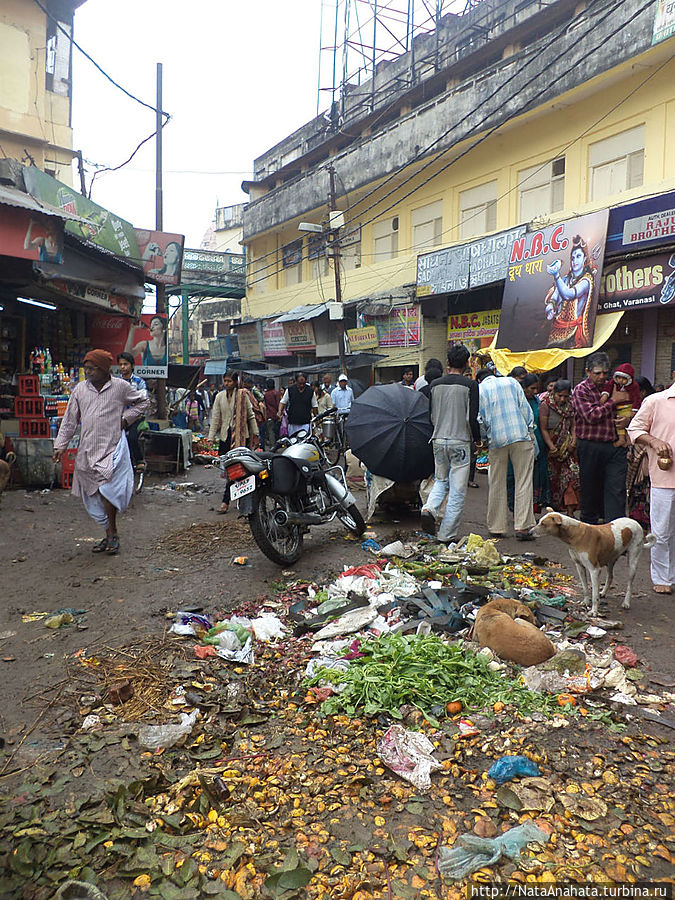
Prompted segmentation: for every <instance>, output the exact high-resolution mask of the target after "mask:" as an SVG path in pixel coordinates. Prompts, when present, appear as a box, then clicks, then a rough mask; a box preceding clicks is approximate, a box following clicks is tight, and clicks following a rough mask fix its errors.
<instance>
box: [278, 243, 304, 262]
mask: <svg viewBox="0 0 675 900" xmlns="http://www.w3.org/2000/svg"><path fill="white" fill-rule="evenodd" d="M301 262H302V238H299V239H298V240H297V241H291V243H290V244H286V245H285V246H284V247H282V248H281V264H282V266H283V267H284V269H288V268H290V267H291V266H297V265H299V264H300V263H301Z"/></svg>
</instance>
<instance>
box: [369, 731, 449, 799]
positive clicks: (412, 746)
mask: <svg viewBox="0 0 675 900" xmlns="http://www.w3.org/2000/svg"><path fill="white" fill-rule="evenodd" d="M433 752H434V745H433V744H432V743H431V741H430V740H429V739H428V738H427V737H425V736H424V735H423V734H420V733H419V732H417V731H406V729H405V728H404V727H403V726H402V725H391V726H390V727H389V728H388V729H387V731H386V732H385V734H384V735H383V736H382V738H381V739H380V740H379V741H378V742H377V753H378V755H379V757H380V759H381V760H382V762H383V763H384V764H385V766H388V767H389V768H390V769H391V770H392V771H393V772H396V774H397V775H400V776H401V778H404V779H405V780H406V781H409V782H410V783H411V784H413V785H414V786H415V787H416V788H417V790H418V791H420V792H425V791H428V790H429V789H430V788H431V773H432V772H434V771H435V770H436V769H440V768H442V766H441V764H440V763H439V761H438V760H437V759H434V757H433V756H432V755H431V754H432V753H433Z"/></svg>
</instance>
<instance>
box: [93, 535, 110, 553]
mask: <svg viewBox="0 0 675 900" xmlns="http://www.w3.org/2000/svg"><path fill="white" fill-rule="evenodd" d="M107 549H108V538H107V537H104V538H103V540H102V541H99V542H98V544H94V546H93V547H92V548H91V552H92V553H105V551H106V550H107Z"/></svg>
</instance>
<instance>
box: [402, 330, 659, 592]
mask: <svg viewBox="0 0 675 900" xmlns="http://www.w3.org/2000/svg"><path fill="white" fill-rule="evenodd" d="M468 362H469V351H468V350H467V349H466V347H464V346H463V345H461V344H458V345H455V346H453V347H451V348H450V350H449V352H448V364H447V367H446V374H445V375H442V376H439V377H436V378H435V379H433V380H430V379H429V377H428V374H427V371H429V367H431V370H432V371H435V367H436V365H437V363H438V360H430V361H429V363H428V364H427V371H425V377H424V380H425V381H426V382H427V385H426V387H424V386H423V387H422V388H421V389H422V390H424V391H425V393H428V396H429V401H430V416H431V422H432V425H433V437H432V441H433V449H434V461H435V476H434V487H433V489H432V491H431V493H430V495H429V497H428V499H427V500H426V503H425V504H424V506H423V507H422V513H421V518H422V525H423V527H424V528H425V530H426V531H427V532H430V533H432V534H435V535H436V536H437V539H438V540H439V541H443V542H450V541H453V540H456V539H457V537H458V536H459V524H460V519H461V516H462V512H463V508H464V502H465V497H466V489H467V487H468V484H469V481H470V477H471V476H470V469H471V460H472V455H473V456H474V457H475V455H476V454H481V453H486V452H487V458H488V461H489V469H488V472H489V479H488V490H489V494H488V504H487V527H488V530H489V532H490V534H491V535H492V536H493V537H502V536H504V535H505V533H506V532H507V530H508V521H509V510H510V511H511V512H512V514H513V524H514V530H515V536H516V539H517V540H519V541H533V540H535V538H534V535H533V534H532V528H533V526H534V524H535V518H534V516H535V513H537V512H540V511H542V510H544V509H546V508H549V507H550V508H553V509H554V510H557V511H559V512H563V513H565V514H567V515H569V516H576V517H578V518H579V519H580V520H581V521H582V522H587V523H589V524H591V525H597V524H601V523H603V522H610V521H613V520H614V519H617V518H620V517H622V516H625V515H627V514H628V515H630V516H631V517H633V518H634V519H636V520H637V521H639V522H640V524H641V525H642V526H643V527H644V528H645V529H646V530H651V531H652V532H653V533H654V534H655V536H656V539H657V543H656V545H655V547H654V548H653V549H652V571H651V574H652V581H653V585H654V590H655V591H656V592H657V593H670V592H671V587H672V584H673V583H675V502H674V498H675V493H673V490H674V489H675V473H673V474H671V466H672V461H673V451H672V447H673V446H674V444H673V440H674V439H675V403H669V402H668V401H669V400H670V399H673V400H675V385H673V386H672V387H670V388H669V389H668V390H665V389H664V388H663V386H662V385H661V386H659V387H660V388H661V390H657V389H656V388H654V387H653V386H652V384H651V383H650V382H649V381H648V379H646V378H644V377H642V376H637V377H636V376H635V372H634V370H633V367H632V366H631V365H629V364H624V365H621V366H617V367H616V368H615V369H614V372H613V373H612V372H611V366H610V361H609V357H608V356H607V354H606V353H602V352H598V353H593V354H591V355H590V356H589V357H588V358H587V359H586V361H585V378H584V379H583V380H582V381H580V382H579V384H577V385H576V387H574V388H573V387H572V384H571V382H570V381H568V380H566V379H564V378H558V377H556V376H555V375H552V374H547V375H544V376H543V377H540V376H539V375H537V374H534V373H528V371H527V369H525V368H524V367H522V366H519V367H516V368H514V369H512V371H511V372H510V373H509V375H508V376H506V377H501V376H499V375H498V373H497V372H496V371H495V370H494V369H492V368H485V369H481V370H480V371H478V372H477V373H476V376H475V379H473V378H472V377H471V369H470V368H468ZM610 376H611V377H610ZM673 379H674V380H675V372H674V373H673ZM413 387H416V385H413ZM444 502H445V503H446V506H445V511H444V512H443V514H442V516H441V510H442V506H443V503H444Z"/></svg>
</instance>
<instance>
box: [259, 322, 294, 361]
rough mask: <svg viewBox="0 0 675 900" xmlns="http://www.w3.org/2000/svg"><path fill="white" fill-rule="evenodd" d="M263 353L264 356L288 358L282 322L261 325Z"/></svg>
mask: <svg viewBox="0 0 675 900" xmlns="http://www.w3.org/2000/svg"><path fill="white" fill-rule="evenodd" d="M263 352H264V355H265V356H288V347H287V346H286V334H285V332H284V326H283V323H282V322H264V323H263Z"/></svg>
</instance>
